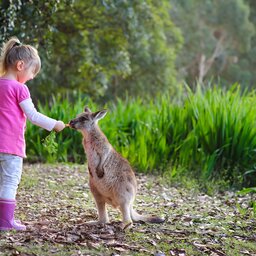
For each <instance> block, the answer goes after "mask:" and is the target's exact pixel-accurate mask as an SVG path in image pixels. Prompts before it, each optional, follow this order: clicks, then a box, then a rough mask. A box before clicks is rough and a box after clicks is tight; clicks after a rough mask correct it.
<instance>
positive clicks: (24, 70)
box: [17, 65, 35, 84]
mask: <svg viewBox="0 0 256 256" xmlns="http://www.w3.org/2000/svg"><path fill="white" fill-rule="evenodd" d="M34 77H35V67H34V66H33V65H30V66H29V67H26V66H25V65H22V67H21V68H20V69H18V72H17V81H18V82H20V83H23V84H24V83H26V82H27V81H29V80H32V79H33V78H34Z"/></svg>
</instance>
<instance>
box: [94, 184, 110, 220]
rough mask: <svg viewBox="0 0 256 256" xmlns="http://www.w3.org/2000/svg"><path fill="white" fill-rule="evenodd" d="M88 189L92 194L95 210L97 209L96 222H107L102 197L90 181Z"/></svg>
mask: <svg viewBox="0 0 256 256" xmlns="http://www.w3.org/2000/svg"><path fill="white" fill-rule="evenodd" d="M90 189H91V192H92V194H93V197H94V200H95V203H96V206H97V210H98V222H97V223H108V222H109V218H108V213H107V209H106V202H105V199H104V197H103V196H102V195H101V194H100V193H99V192H98V190H97V189H96V187H95V186H94V185H93V184H92V183H91V182H90Z"/></svg>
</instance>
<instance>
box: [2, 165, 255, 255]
mask: <svg viewBox="0 0 256 256" xmlns="http://www.w3.org/2000/svg"><path fill="white" fill-rule="evenodd" d="M137 178H138V184H139V189H138V196H137V200H136V208H137V210H138V211H139V212H144V213H148V214H155V215H162V216H164V217H165V218H166V222H165V223H163V224H161V225H158V224H143V223H135V224H134V226H133V228H132V229H130V230H126V231H123V230H121V229H120V226H119V225H120V217H121V216H120V213H119V212H118V211H117V210H115V209H111V208H110V209H109V210H110V219H111V221H112V222H111V223H110V224H107V225H98V226H88V225H86V224H85V222H86V221H90V220H94V219H96V218H97V213H96V210H95V206H94V202H93V198H92V196H91V194H90V192H89V186H88V174H87V170H86V167H85V165H74V164H54V165H53V164H47V165H45V164H36V165H28V164H26V165H25V166H24V172H23V177H22V181H21V184H20V188H19V192H18V196H17V201H18V208H17V213H16V215H17V217H18V218H20V219H21V220H22V221H23V222H25V224H26V225H27V227H28V229H27V231H26V232H15V231H10V232H2V233H0V255H1V256H3V255H4V256H11V255H38V256H39V255H40V256H44V255H45V256H46V255H47V256H49V255H56V256H60V255H63V256H64V255H65V256H69V255H70V256H71V255H104V256H108V255H129V256H130V255H136V256H137V255H139V256H144V255H157V253H158V254H159V255H160V253H162V255H163V254H165V255H181V254H183V255H232V256H235V255H239V256H240V255H256V246H255V241H256V236H255V234H256V220H255V215H254V214H253V208H252V206H251V204H250V202H251V200H252V199H254V200H255V194H241V195H240V194H237V193H234V192H230V191H225V192H222V193H213V194H212V195H207V194H204V193H202V192H201V191H200V189H199V186H198V188H196V189H193V186H192V185H191V184H194V183H191V184H189V183H187V184H188V187H182V186H179V185H178V184H172V185H170V184H169V183H167V182H166V180H165V178H164V177H156V176H151V175H148V176H145V175H142V174H137ZM184 184H185V183H184ZM240 208H243V211H241V210H240Z"/></svg>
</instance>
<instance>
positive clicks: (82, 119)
mask: <svg viewBox="0 0 256 256" xmlns="http://www.w3.org/2000/svg"><path fill="white" fill-rule="evenodd" d="M80 120H81V121H82V122H84V121H87V120H88V118H87V117H85V116H81V117H80Z"/></svg>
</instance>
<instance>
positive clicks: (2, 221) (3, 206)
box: [0, 199, 26, 230]
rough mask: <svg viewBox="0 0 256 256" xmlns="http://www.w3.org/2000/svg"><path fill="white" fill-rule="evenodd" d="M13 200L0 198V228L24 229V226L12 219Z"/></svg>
mask: <svg viewBox="0 0 256 256" xmlns="http://www.w3.org/2000/svg"><path fill="white" fill-rule="evenodd" d="M15 207H16V201H15V200H7V199H0V230H10V229H16V230H26V226H25V225H22V224H21V223H20V222H19V221H15V220H14V210H15Z"/></svg>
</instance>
